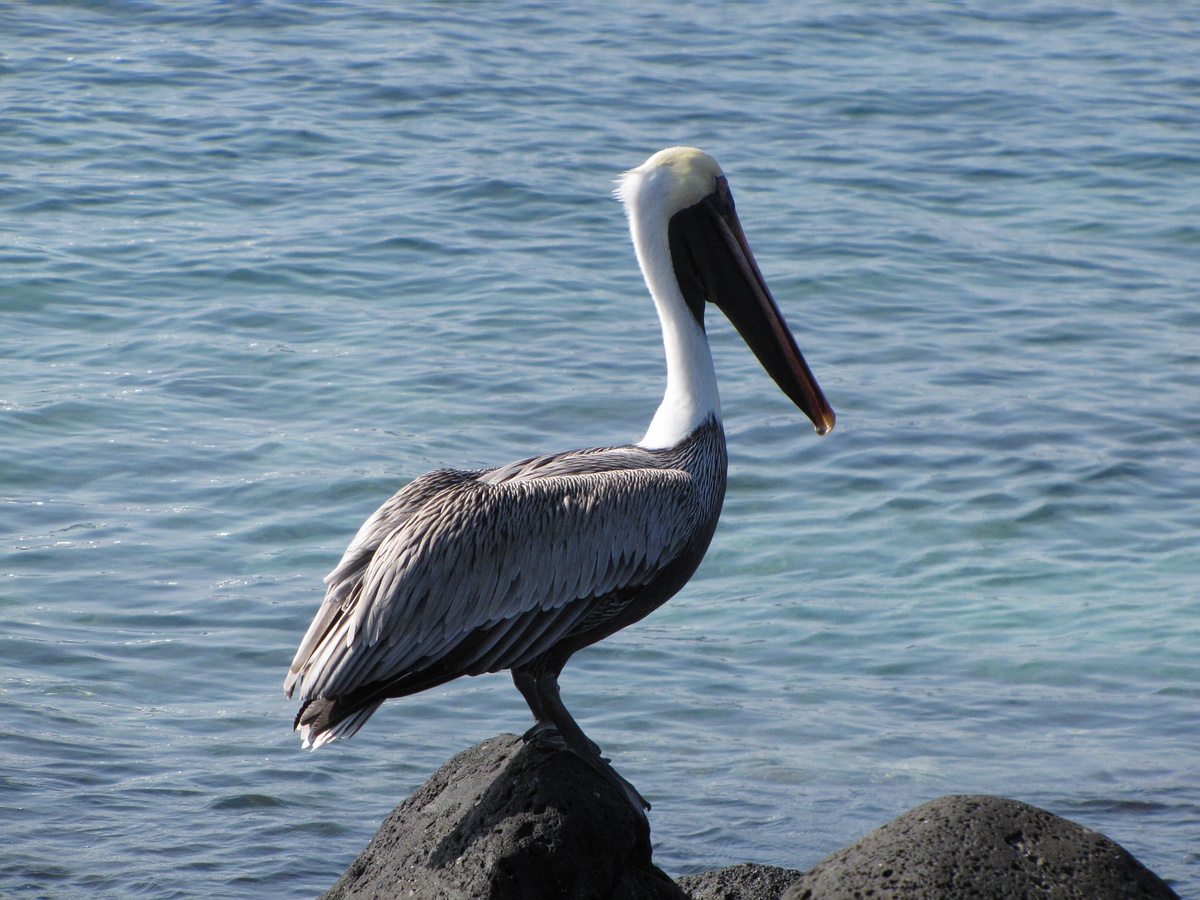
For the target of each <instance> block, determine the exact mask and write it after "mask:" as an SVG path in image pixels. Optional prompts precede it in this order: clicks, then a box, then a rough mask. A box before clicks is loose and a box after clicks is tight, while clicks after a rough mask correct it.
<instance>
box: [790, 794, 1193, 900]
mask: <svg viewBox="0 0 1200 900" xmlns="http://www.w3.org/2000/svg"><path fill="white" fill-rule="evenodd" d="M859 897H871V898H873V900H886V898H901V897H903V898H911V900H960V898H968V897H970V898H980V900H990V898H995V900H1009V898H1014V897H1047V898H1055V900H1074V898H1079V900H1118V898H1120V900H1178V897H1177V896H1176V894H1175V892H1174V891H1172V890H1171V889H1170V888H1169V887H1168V886H1167V885H1166V884H1165V883H1164V882H1163V881H1162V880H1161V879H1160V878H1159V877H1158V876H1157V875H1155V874H1154V873H1153V872H1151V871H1150V870H1149V869H1147V868H1146V867H1145V866H1143V865H1142V864H1141V863H1139V862H1138V861H1137V860H1136V859H1134V858H1133V857H1132V856H1131V855H1130V854H1129V853H1128V852H1127V851H1126V850H1125V849H1124V848H1122V847H1121V846H1120V845H1118V844H1117V843H1116V842H1115V841H1112V840H1110V839H1109V838H1107V837H1105V836H1104V835H1102V834H1099V833H1098V832H1095V831H1091V830H1090V829H1087V828H1084V827H1083V826H1082V825H1076V824H1075V823H1074V822H1069V821H1067V820H1066V819H1062V818H1059V817H1058V816H1056V815H1053V814H1052V813H1048V812H1046V811H1045V810H1044V809H1038V808H1037V807H1036V806H1030V805H1028V804H1027V803H1019V802H1018V801H1016V800H1006V799H1004V798H1002V797H988V796H980V795H971V796H961V795H960V796H951V797H942V798H940V799H938V800H931V801H930V802H929V803H923V804H921V805H920V806H918V807H916V808H915V809H911V810H909V811H908V812H906V813H904V815H902V816H899V817H898V818H895V819H893V820H892V821H890V822H888V823H887V824H886V825H883V826H882V827H880V828H877V829H875V830H874V831H872V832H871V833H870V834H868V835H866V836H865V837H863V838H861V839H860V840H858V841H855V842H854V843H853V844H850V845H849V846H848V847H844V848H842V849H841V850H839V851H837V852H836V853H834V854H833V855H832V856H829V857H828V858H826V859H825V860H824V861H822V862H820V863H818V864H817V865H816V866H814V867H813V868H812V869H811V870H809V871H808V872H806V873H805V874H804V875H803V876H802V877H801V878H800V879H799V881H797V882H796V883H795V884H793V885H792V886H791V887H790V888H789V889H788V890H787V892H786V893H785V894H784V900H851V898H859Z"/></svg>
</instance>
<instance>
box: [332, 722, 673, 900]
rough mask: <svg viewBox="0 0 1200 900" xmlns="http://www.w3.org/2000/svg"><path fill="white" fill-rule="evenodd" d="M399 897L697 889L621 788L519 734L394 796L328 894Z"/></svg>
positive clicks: (600, 898)
mask: <svg viewBox="0 0 1200 900" xmlns="http://www.w3.org/2000/svg"><path fill="white" fill-rule="evenodd" d="M399 897H413V898H420V900H438V898H447V900H448V898H455V900H457V898H464V900H465V898H489V900H508V898H514V900H516V898H521V900H535V898H536V900H540V898H547V900H548V898H568V897H569V898H578V900H589V898H594V900H687V895H686V894H684V893H683V891H682V890H680V889H679V888H678V887H677V886H676V885H675V883H674V882H673V881H671V879H670V878H669V877H668V876H667V875H666V873H665V872H663V871H662V870H661V869H658V868H656V867H655V866H654V864H653V863H652V862H651V859H650V832H649V829H648V827H647V826H646V823H645V820H644V819H641V818H640V817H639V816H637V814H636V813H635V812H634V811H633V809H632V808H631V807H630V806H629V803H628V801H627V800H626V799H625V797H624V795H623V794H621V793H620V792H619V791H617V790H616V789H615V788H613V787H611V786H610V785H609V784H608V783H606V782H605V781H604V780H603V779H602V778H600V777H599V776H598V775H597V774H596V773H595V772H593V771H592V770H591V769H589V768H588V767H587V765H586V764H584V762H583V761H582V760H580V759H579V758H578V757H577V756H575V755H574V754H572V753H570V752H567V751H565V750H562V749H559V747H558V746H556V745H555V744H554V743H552V742H549V741H545V740H535V741H533V742H531V743H529V744H525V743H524V742H523V741H522V740H521V738H519V737H517V736H516V735H510V734H508V735H500V736H499V737H495V738H491V739H490V740H487V741H484V742H483V743H481V744H477V745H475V746H474V747H471V748H470V749H468V750H464V751H463V752H462V753H460V754H458V755H457V756H455V757H454V758H453V759H451V760H450V761H449V762H447V763H446V764H445V765H444V766H442V768H441V769H439V770H438V771H437V772H436V773H435V774H434V776H433V777H432V778H430V779H429V781H427V782H426V783H425V784H424V785H422V786H421V787H420V788H418V789H417V790H416V792H415V793H413V795H412V796H410V797H409V798H408V799H407V800H405V801H404V802H403V803H402V804H400V806H398V807H396V809H394V810H393V811H392V813H391V814H390V815H389V816H388V817H387V819H386V820H384V822H383V824H382V825H381V826H380V828H379V830H378V831H377V832H376V833H375V837H373V838H372V839H371V842H370V844H368V845H367V847H366V849H365V850H363V852H362V853H361V854H359V856H358V858H357V859H356V860H355V861H354V862H353V863H351V865H350V867H349V868H348V869H347V870H346V872H345V873H344V874H343V875H342V877H341V878H340V879H338V881H337V883H336V884H334V886H333V887H332V888H330V889H329V891H327V892H326V893H325V895H324V900H351V898H353V900H367V898H371V900H391V898H399Z"/></svg>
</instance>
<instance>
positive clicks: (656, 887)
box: [324, 735, 1178, 900]
mask: <svg viewBox="0 0 1200 900" xmlns="http://www.w3.org/2000/svg"><path fill="white" fill-rule="evenodd" d="M797 852H798V853H799V852H802V849H801V848H797ZM781 895H782V897H783V898H785V900H850V898H856V900H857V898H866V897H870V898H873V900H887V898H910V900H960V898H978V900H989V898H995V900H1002V898H1003V900H1008V898H1018V897H1046V898H1056V900H1072V898H1080V900H1084V898H1086V900H1116V898H1122V900H1178V897H1176V895H1175V893H1174V892H1173V891H1172V890H1171V889H1170V888H1169V887H1168V886H1167V885H1166V884H1165V883H1164V882H1163V881H1162V880H1161V879H1159V878H1158V876H1156V875H1155V874H1154V873H1153V872H1151V871H1149V870H1148V869H1147V868H1145V866H1143V865H1142V864H1141V863H1139V862H1138V861H1137V860H1136V859H1134V858H1133V857H1132V856H1131V855H1130V854H1129V853H1127V852H1126V851H1125V850H1124V849H1122V848H1121V847H1120V846H1119V845H1117V844H1116V843H1115V842H1113V841H1111V840H1109V839H1108V838H1107V837H1105V836H1104V835H1102V834H1098V833H1097V832H1095V831H1091V830H1089V829H1087V828H1084V827H1082V826H1081V825H1076V824H1074V823H1073V822H1069V821H1067V820H1066V819H1061V818H1059V817H1058V816H1055V815H1052V814H1051V813H1048V812H1046V811H1045V810H1041V809H1038V808H1037V807H1034V806H1029V805H1028V804H1025V803H1019V802H1017V801H1015V800H1005V799H1003V798H1001V797H987V796H952V797H942V798H941V799H939V800H933V801H931V802H929V803H925V804H923V805H921V806H918V807H917V808H916V809H913V810H910V811H909V812H906V813H905V814H904V815H902V816H900V817H898V818H896V819H893V820H892V821H891V822H888V823H887V824H886V825H884V826H882V827H881V828H877V829H876V830H875V831H872V832H871V833H870V834H868V835H866V836H865V837H863V838H862V839H860V840H858V841H855V842H854V843H853V844H850V845H849V846H848V847H845V848H843V849H841V850H839V851H838V852H836V853H834V854H833V855H832V856H830V857H828V858H827V859H825V860H824V861H823V862H821V863H818V864H817V865H816V866H815V867H814V868H813V869H811V870H810V871H808V872H805V873H800V872H797V871H794V870H791V869H780V868H775V867H773V866H761V865H755V864H745V865H740V866H730V867H728V868H723V869H713V870H710V871H708V872H702V873H700V874H698V875H689V876H686V877H683V878H680V879H679V883H678V885H677V884H676V883H675V882H672V881H671V879H670V878H669V877H668V876H667V875H666V874H665V873H664V872H663V871H662V870H661V869H659V868H657V867H656V866H655V865H654V863H653V862H652V861H651V858H650V829H649V826H648V825H647V823H646V819H645V817H644V816H642V815H640V814H639V813H638V811H637V810H635V809H634V808H633V807H632V806H631V805H630V803H629V800H628V798H627V797H626V795H625V792H624V791H623V790H622V789H621V788H620V787H619V786H614V785H613V783H612V782H610V781H607V780H605V779H604V778H602V777H601V776H600V775H598V774H597V773H596V772H595V771H594V770H593V769H592V768H590V767H589V766H588V765H587V764H586V763H584V761H583V760H581V759H580V758H579V757H577V756H575V755H574V754H573V753H571V752H569V751H567V750H565V749H562V746H561V744H560V743H557V742H555V741H553V740H546V739H536V740H534V741H532V742H531V743H529V744H526V743H525V742H524V741H523V740H522V739H521V738H519V737H517V736H515V735H501V736H499V737H495V738H492V739H490V740H487V741H484V742H483V743H482V744H477V745H476V746H474V747H471V748H470V749H469V750H464V751H463V752H462V753H460V754H458V755H457V756H455V757H454V758H453V759H451V760H450V761H449V762H448V763H446V764H445V765H444V766H442V767H441V768H440V769H439V770H438V771H437V772H436V773H435V774H434V776H433V777H432V778H430V779H429V781H427V782H426V783H425V784H424V785H422V786H421V787H420V788H418V789H417V790H416V791H415V792H414V793H413V795H412V796H411V797H409V798H408V799H407V800H405V801H404V802H403V803H401V804H400V805H399V806H398V807H396V809H394V810H393V811H392V813H391V814H390V815H389V816H388V817H387V819H386V820H385V821H384V823H383V825H381V826H380V828H379V830H378V831H377V832H376V834H375V837H373V838H372V839H371V842H370V844H368V845H367V847H366V849H365V850H363V852H362V853H361V854H359V856H358V858H357V859H356V860H355V861H354V862H353V863H352V864H351V865H350V867H349V868H348V869H347V870H346V872H345V874H343V875H342V877H341V878H340V879H338V881H337V883H336V884H334V886H333V887H332V888H330V889H329V891H328V892H327V893H326V894H325V896H324V900H367V898H371V900H392V898H400V897H405V898H419V900H438V898H455V900H510V898H512V900H516V898H520V900H562V898H570V900H689V898H690V900H779V898H780V897H781Z"/></svg>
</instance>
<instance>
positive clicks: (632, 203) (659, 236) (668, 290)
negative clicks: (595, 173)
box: [618, 169, 721, 449]
mask: <svg viewBox="0 0 1200 900" xmlns="http://www.w3.org/2000/svg"><path fill="white" fill-rule="evenodd" d="M639 175H640V173H639V172H638V170H636V169H635V170H634V171H633V172H630V173H628V174H627V175H626V176H625V179H624V180H623V181H622V183H621V187H620V188H619V189H618V193H619V195H620V197H621V199H622V200H623V201H624V203H625V211H626V214H627V215H628V216H629V230H630V232H631V233H632V235H633V247H634V250H635V251H636V252H637V259H638V265H640V266H641V269H642V275H643V277H644V278H645V279H646V287H648V288H649V289H650V295H651V296H652V297H653V298H654V304H655V306H656V307H657V308H658V319H659V322H660V323H661V324H662V331H663V344H664V346H665V348H666V354H667V390H666V393H665V394H664V396H663V400H662V404H661V405H660V406H659V407H658V412H656V413H655V414H654V419H653V420H652V421H651V422H650V428H649V429H648V430H647V431H646V435H645V437H643V438H642V439H641V440H640V441H639V442H638V444H639V446H642V447H646V448H655V449H657V448H665V447H674V446H675V445H676V444H678V443H680V442H681V441H682V440H683V439H684V438H686V437H687V436H688V435H690V434H691V433H692V432H693V431H695V430H696V429H697V428H699V427H700V426H701V425H703V424H704V423H705V421H707V420H708V419H709V418H711V417H715V418H717V419H718V420H720V418H721V400H720V396H719V395H718V393H717V373H716V370H715V369H714V368H713V361H712V353H711V352H710V351H709V348H708V338H707V337H706V336H705V334H704V330H703V329H702V328H701V327H700V326H699V324H697V322H696V319H695V317H693V316H692V313H691V310H689V309H688V306H687V303H686V301H685V300H684V299H683V293H682V292H681V291H680V290H679V282H678V281H677V280H676V278H675V269H674V267H673V266H672V264H671V251H670V245H669V241H668V235H667V226H668V222H669V216H667V215H666V214H665V213H664V209H669V206H667V204H665V203H664V202H663V201H664V199H665V198H664V197H662V196H661V191H660V190H658V187H659V185H658V183H656V182H657V181H658V180H657V179H654V178H652V177H639Z"/></svg>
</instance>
